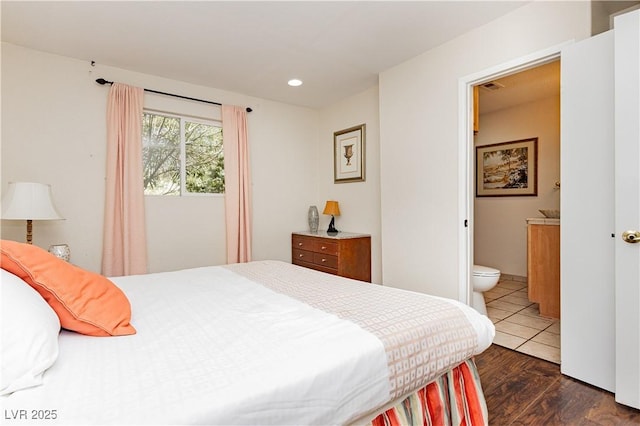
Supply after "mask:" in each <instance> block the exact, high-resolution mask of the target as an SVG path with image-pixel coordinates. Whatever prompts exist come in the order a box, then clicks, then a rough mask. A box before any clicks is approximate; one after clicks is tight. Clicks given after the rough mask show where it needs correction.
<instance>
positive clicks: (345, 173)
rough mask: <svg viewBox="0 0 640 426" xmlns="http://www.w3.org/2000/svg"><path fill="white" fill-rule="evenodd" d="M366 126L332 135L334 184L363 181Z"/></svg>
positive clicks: (351, 128)
mask: <svg viewBox="0 0 640 426" xmlns="http://www.w3.org/2000/svg"><path fill="white" fill-rule="evenodd" d="M365 131H366V125H365V124H360V125H358V126H354V127H350V128H348V129H344V130H339V131H337V132H334V133H333V181H334V183H346V182H359V181H364V179H365V177H364V165H365V162H364V147H365Z"/></svg>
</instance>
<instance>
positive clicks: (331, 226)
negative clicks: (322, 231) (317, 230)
mask: <svg viewBox="0 0 640 426" xmlns="http://www.w3.org/2000/svg"><path fill="white" fill-rule="evenodd" d="M338 232H339V231H338V230H337V229H336V227H335V217H333V215H331V222H329V229H327V234H329V235H336V234H337V233H338Z"/></svg>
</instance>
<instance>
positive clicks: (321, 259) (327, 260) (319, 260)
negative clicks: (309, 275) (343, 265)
mask: <svg viewBox="0 0 640 426" xmlns="http://www.w3.org/2000/svg"><path fill="white" fill-rule="evenodd" d="M313 263H314V264H316V265H319V266H324V267H325V268H331V269H338V256H331V255H328V254H323V253H314V254H313Z"/></svg>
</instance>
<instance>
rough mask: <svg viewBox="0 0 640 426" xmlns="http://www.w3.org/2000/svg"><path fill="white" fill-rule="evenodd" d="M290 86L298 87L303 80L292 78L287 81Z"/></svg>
mask: <svg viewBox="0 0 640 426" xmlns="http://www.w3.org/2000/svg"><path fill="white" fill-rule="evenodd" d="M287 84H288V85H289V86H292V87H297V86H301V85H302V80H298V79H297V78H292V79H291V80H289V81H288V82H287Z"/></svg>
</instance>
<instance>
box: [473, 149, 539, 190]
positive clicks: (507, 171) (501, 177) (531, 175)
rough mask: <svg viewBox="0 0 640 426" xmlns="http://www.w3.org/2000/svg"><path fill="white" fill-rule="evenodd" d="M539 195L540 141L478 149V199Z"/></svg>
mask: <svg viewBox="0 0 640 426" xmlns="http://www.w3.org/2000/svg"><path fill="white" fill-rule="evenodd" d="M513 195H534V196H535V195H538V138H530V139H522V140H517V141H511V142H502V143H496V144H493V145H484V146H477V147H476V196H478V197H502V196H513Z"/></svg>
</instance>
